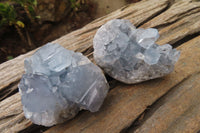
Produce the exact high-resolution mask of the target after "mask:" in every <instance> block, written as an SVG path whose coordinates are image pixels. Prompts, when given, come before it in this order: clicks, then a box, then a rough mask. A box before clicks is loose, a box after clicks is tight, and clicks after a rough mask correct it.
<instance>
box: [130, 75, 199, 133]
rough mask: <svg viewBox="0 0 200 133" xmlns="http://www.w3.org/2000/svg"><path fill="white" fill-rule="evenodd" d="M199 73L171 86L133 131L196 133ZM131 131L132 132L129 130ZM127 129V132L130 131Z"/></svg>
mask: <svg viewBox="0 0 200 133" xmlns="http://www.w3.org/2000/svg"><path fill="white" fill-rule="evenodd" d="M199 81H200V73H197V74H194V75H192V76H190V77H189V78H188V79H186V80H184V82H182V83H181V84H179V85H177V86H176V87H175V88H173V91H171V92H170V93H169V94H167V95H166V96H165V97H163V98H162V100H160V101H159V102H158V103H157V104H156V105H155V107H154V109H152V110H155V111H153V112H151V115H150V116H148V117H149V118H148V119H147V120H146V121H145V122H144V123H143V124H142V126H141V127H139V128H138V129H137V130H136V131H135V133H155V132H156V133H161V132H162V133H196V132H198V131H199V129H200V111H199V110H200V100H199V99H200V89H199V88H200V83H199ZM131 132H134V130H133V131H131ZM131 132H130V131H129V133H131Z"/></svg>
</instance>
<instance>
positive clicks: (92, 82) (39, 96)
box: [19, 43, 109, 126]
mask: <svg viewBox="0 0 200 133" xmlns="http://www.w3.org/2000/svg"><path fill="white" fill-rule="evenodd" d="M25 72H26V73H25V74H24V75H23V77H22V79H21V81H20V84H19V91H20V94H21V100H22V104H23V110H24V114H25V116H26V118H28V119H30V120H31V121H32V122H33V123H35V124H38V125H44V126H52V125H55V124H57V123H61V122H63V121H66V120H68V119H71V118H73V117H74V116H75V115H76V114H77V113H78V111H80V110H81V109H86V110H89V111H91V112H96V111H98V110H99V108H100V106H101V105H102V103H103V100H104V98H105V97H106V95H107V92H108V89H109V85H108V83H107V81H106V79H105V77H104V74H103V73H102V71H101V69H100V68H99V67H97V66H96V65H94V64H93V63H91V61H90V60H89V59H88V58H87V57H85V56H83V55H82V54H81V53H75V52H73V51H70V50H67V49H65V48H63V47H62V46H60V45H59V44H51V43H48V44H46V45H45V46H43V47H42V48H40V49H39V50H37V51H36V52H35V53H34V54H33V55H32V56H31V57H30V58H27V59H26V60H25Z"/></svg>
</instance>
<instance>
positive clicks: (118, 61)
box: [93, 19, 180, 84]
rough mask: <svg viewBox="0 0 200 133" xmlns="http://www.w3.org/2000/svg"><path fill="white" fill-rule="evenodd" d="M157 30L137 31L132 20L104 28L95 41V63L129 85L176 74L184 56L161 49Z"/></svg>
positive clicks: (175, 51)
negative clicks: (175, 66) (179, 62)
mask: <svg viewBox="0 0 200 133" xmlns="http://www.w3.org/2000/svg"><path fill="white" fill-rule="evenodd" d="M158 38H159V33H158V30H157V29H153V28H148V29H136V28H135V27H134V26H133V25H132V24H131V23H130V22H129V21H128V20H120V19H114V20H111V21H109V22H107V23H106V24H104V25H103V26H101V27H100V28H99V29H98V31H97V33H96V34H95V37H94V40H93V47H94V59H95V61H96V63H97V64H98V65H99V66H100V67H102V68H103V70H104V71H105V72H106V73H107V74H109V75H110V76H111V77H113V78H115V79H117V80H119V81H121V82H124V83H128V84H132V83H138V82H142V81H145V80H149V79H154V78H158V77H161V76H164V75H166V74H168V73H170V72H172V71H173V68H174V64H175V62H177V60H178V58H179V56H180V52H179V51H177V50H176V49H172V46H171V45H169V44H165V45H162V46H159V45H157V44H156V43H155V42H156V40H157V39H158Z"/></svg>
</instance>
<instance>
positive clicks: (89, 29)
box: [0, 0, 170, 91]
mask: <svg viewBox="0 0 200 133" xmlns="http://www.w3.org/2000/svg"><path fill="white" fill-rule="evenodd" d="M169 3H170V2H169V0H160V1H159V2H158V1H157V0H151V1H143V2H139V3H136V4H132V5H129V6H127V7H124V8H123V9H120V10H117V11H115V12H113V13H111V14H109V15H108V16H106V17H103V18H100V19H97V20H96V21H94V22H92V23H90V24H88V25H86V26H85V27H83V28H82V29H80V30H77V31H74V32H72V33H70V34H67V35H65V36H63V37H61V38H59V39H57V40H55V41H53V42H54V43H59V44H61V45H62V46H64V47H66V48H68V49H71V50H75V51H79V52H83V51H84V50H86V49H88V48H89V47H91V46H92V39H93V36H94V34H95V32H96V30H97V28H98V27H100V26H101V25H102V24H104V23H105V22H107V21H108V20H111V19H114V18H127V17H128V18H131V21H132V22H133V24H135V25H140V24H141V23H143V22H144V21H147V20H148V19H149V18H151V17H153V16H154V15H155V14H157V13H159V12H160V11H162V10H163V9H165V8H166V7H167V6H168V4H169ZM133 7H134V8H133ZM141 15H142V17H141ZM34 51H35V50H33V51H31V52H28V53H27V54H24V55H21V56H19V57H17V58H15V59H13V60H10V61H7V62H5V63H3V64H1V65H0V75H1V76H0V91H1V90H2V89H4V88H5V87H7V86H8V85H10V84H11V83H13V82H16V81H18V80H19V79H20V78H21V76H22V74H23V72H24V67H23V62H24V58H26V57H28V56H30V55H32V54H33V52H34Z"/></svg>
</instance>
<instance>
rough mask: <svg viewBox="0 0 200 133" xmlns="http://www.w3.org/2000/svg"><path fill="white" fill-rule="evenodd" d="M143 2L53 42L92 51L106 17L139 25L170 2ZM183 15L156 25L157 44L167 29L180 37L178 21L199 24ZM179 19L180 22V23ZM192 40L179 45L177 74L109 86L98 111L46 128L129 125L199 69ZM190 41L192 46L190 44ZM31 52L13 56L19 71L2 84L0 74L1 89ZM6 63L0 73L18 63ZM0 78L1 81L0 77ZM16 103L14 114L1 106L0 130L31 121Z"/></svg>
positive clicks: (107, 129) (117, 128)
mask: <svg viewBox="0 0 200 133" xmlns="http://www.w3.org/2000/svg"><path fill="white" fill-rule="evenodd" d="M143 2H144V3H143ZM143 2H140V3H138V4H136V5H131V6H127V7H126V8H122V9H120V10H118V11H116V12H114V13H112V14H110V15H108V16H106V17H103V18H101V19H98V20H96V21H94V22H92V23H91V24H88V25H87V26H85V27H84V28H82V29H80V30H77V31H75V32H72V33H70V34H68V35H66V36H64V37H62V38H60V39H58V40H55V41H54V42H59V43H60V44H61V45H63V46H64V47H67V48H69V49H72V50H76V51H80V52H84V53H87V54H91V52H92V50H89V52H85V51H86V50H87V49H88V48H89V49H90V48H91V45H92V38H93V36H94V33H95V32H96V29H97V28H98V27H99V26H100V25H102V24H104V23H105V22H106V21H108V20H110V19H113V18H118V17H119V18H121V17H122V18H128V19H130V20H131V22H132V23H134V24H136V25H141V24H143V23H144V22H146V21H147V20H149V18H152V17H153V16H155V15H158V14H159V13H161V11H165V9H166V8H167V7H168V6H169V3H170V1H168V0H161V1H159V2H158V1H157V0H149V1H143ZM186 2H187V1H186ZM195 4H196V3H195ZM172 6H173V5H172ZM190 6H191V5H190ZM142 10H143V11H142ZM144 10H145V11H146V12H145V11H144ZM167 11H168V10H166V11H165V12H167ZM179 11H183V10H182V8H180V9H179ZM188 12H189V11H188ZM177 13H178V12H177ZM162 14H163V13H161V15H162ZM196 14H198V13H193V14H190V16H193V15H196ZM141 15H142V17H141ZM169 15H170V14H169ZM159 16H160V15H159ZM159 16H158V17H159ZM195 17H196V18H199V16H197V15H196V16H195ZM172 18H173V17H172ZM184 18H185V17H184ZM184 18H181V17H180V19H177V21H175V22H174V23H173V26H170V25H164V26H162V27H160V28H159V29H160V33H161V39H160V40H159V43H160V44H161V43H162V42H166V41H163V40H164V39H165V36H168V37H169V38H168V41H169V42H170V41H171V39H170V36H169V35H168V34H171V32H169V31H171V30H175V29H177V32H176V34H177V36H175V37H172V39H174V38H175V40H176V41H179V40H180V39H181V38H178V37H179V36H181V35H182V34H183V33H181V32H178V31H179V30H180V31H181V30H182V29H181V28H179V26H180V25H178V24H177V23H180V24H182V25H183V26H182V25H181V26H182V27H183V28H185V29H188V27H187V26H188V25H186V24H193V25H197V24H198V21H196V22H195V21H191V20H190V19H191V18H188V17H187V18H186V19H184ZM183 20H184V21H183ZM154 21H155V20H154ZM156 21H162V19H161V20H156ZM181 22H183V23H181ZM184 25H186V26H184ZM143 26H145V25H143ZM164 29H165V30H164ZM166 29H168V30H169V31H168V32H167V30H166ZM190 30H192V29H191V28H190V29H189V31H190ZM197 32H198V31H195V33H197ZM188 35H190V32H187V33H186V34H185V33H184V35H183V36H182V38H183V37H187V36H188ZM176 38H178V39H176ZM195 43H199V37H198V38H196V39H194V40H192V41H190V42H188V43H186V44H184V47H183V48H181V49H183V50H182V54H183V55H184V56H183V55H181V60H180V61H179V63H178V64H177V65H176V71H178V75H176V71H175V72H173V73H172V74H170V75H169V76H167V77H165V78H164V79H157V80H153V81H149V82H145V83H142V84H138V85H132V86H131V85H122V84H121V85H120V86H118V87H117V88H114V89H113V90H111V92H110V93H109V95H108V98H107V99H106V100H105V103H104V106H103V107H102V109H101V110H100V112H98V113H94V114H91V113H89V112H83V113H80V114H79V116H77V117H76V118H75V119H74V120H72V121H70V122H68V123H66V125H64V124H63V125H59V126H56V127H55V128H52V129H51V130H49V131H48V132H54V131H55V130H58V129H59V128H61V129H60V130H59V131H60V132H63V131H64V130H65V129H67V131H68V132H70V131H72V132H75V131H77V132H78V131H80V130H81V131H82V130H83V132H89V131H93V130H95V128H96V129H99V128H102V129H105V127H106V126H107V127H106V129H105V131H104V132H106V131H107V132H114V131H117V132H118V131H120V130H121V129H123V128H125V127H127V126H129V125H130V124H131V123H132V121H134V119H135V118H137V117H138V116H139V114H140V113H141V112H143V111H144V109H145V108H146V106H148V105H151V104H152V103H153V102H154V101H155V100H157V99H158V98H159V97H160V96H162V95H163V94H164V93H166V92H167V91H168V90H169V89H170V88H171V87H173V86H175V85H176V84H178V83H180V82H181V81H182V80H183V79H184V78H187V77H188V76H189V75H190V74H193V73H196V72H198V71H199V69H198V68H197V65H199V59H198V58H199V57H200V56H199V53H200V51H199V49H196V48H195V47H197V46H196V45H195V47H193V46H192V45H193V44H195ZM190 45H191V46H192V47H190ZM193 52H196V53H198V54H197V57H195V58H194V61H195V63H196V64H195V63H194V62H193V59H192V58H193V57H194V53H193ZM32 53H33V51H32V52H30V53H28V54H25V55H22V56H20V57H18V58H16V59H14V60H13V61H11V63H10V64H11V65H14V64H15V63H18V65H17V66H18V67H19V75H17V74H15V73H14V72H13V73H12V72H11V74H7V77H6V76H5V77H6V78H8V79H9V77H10V78H11V80H10V81H8V82H5V84H4V82H3V81H6V80H4V79H3V78H2V77H0V78H2V79H0V86H4V87H2V89H3V88H5V86H8V85H9V84H10V83H12V82H14V81H17V80H19V78H20V77H21V74H22V73H23V60H24V58H25V57H27V56H30V55H31V54H32ZM182 56H183V57H182ZM189 56H191V57H189ZM18 61H19V62H18ZM6 63H7V64H6ZM6 63H5V64H6V65H5V64H2V65H0V74H1V75H2V74H5V75H6V72H4V73H3V71H7V73H8V71H17V67H15V66H13V68H12V69H13V70H12V69H10V68H8V67H9V66H10V64H9V62H6ZM179 67H180V70H179ZM2 68H3V69H2ZM191 68H192V69H191ZM184 69H185V70H184ZM17 76H18V77H17ZM179 76H180V77H179ZM1 80H3V81H1ZM166 84H167V85H166ZM158 85H161V86H160V87H161V88H162V89H161V90H160V88H159V87H158ZM149 86H151V87H150V88H149ZM154 88H155V89H154ZM0 90H1V88H0ZM15 96H16V97H18V98H19V95H18V94H16V95H13V96H11V97H10V99H11V100H10V101H9V102H10V103H11V104H12V103H13V104H14V102H15ZM141 101H144V102H142V103H141ZM6 102H8V99H6V100H4V101H3V102H2V103H6ZM2 103H0V105H1V106H0V107H2V106H3V105H5V104H2ZM17 104H18V105H17ZM17 104H16V106H17V107H19V108H18V110H19V112H20V113H19V114H17V115H15V111H14V108H9V110H10V112H8V113H6V112H5V111H4V109H5V108H4V109H2V110H0V123H1V124H0V131H1V130H2V131H4V132H16V131H20V130H22V129H24V128H26V127H28V126H29V125H30V122H29V121H28V120H26V119H24V117H23V119H22V118H21V117H20V116H23V113H22V109H21V108H20V107H21V105H20V102H19V101H18V103H17ZM120 105H121V107H122V109H121V107H120ZM2 108H3V107H2ZM0 109H1V108H0ZM2 112H4V113H2ZM130 112H131V113H130ZM12 113H13V115H11V114H12ZM129 113H130V114H129ZM1 114H3V115H1ZM119 115H121V117H118V116H119ZM6 116H10V117H9V118H8V117H6ZM87 116H89V118H87ZM111 116H112V117H111ZM2 123H4V124H2ZM5 123H6V124H5ZM9 123H12V124H9ZM73 124H74V125H73ZM101 124H102V125H101ZM67 125H68V126H67ZM99 125H100V126H99ZM17 126H18V127H17ZM70 126H71V127H70ZM104 126H105V127H104ZM108 126H109V127H108ZM92 128H93V129H92ZM73 130H74V131H73ZM112 130H113V131H112ZM67 131H66V132H67ZM98 131H100V130H98Z"/></svg>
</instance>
